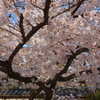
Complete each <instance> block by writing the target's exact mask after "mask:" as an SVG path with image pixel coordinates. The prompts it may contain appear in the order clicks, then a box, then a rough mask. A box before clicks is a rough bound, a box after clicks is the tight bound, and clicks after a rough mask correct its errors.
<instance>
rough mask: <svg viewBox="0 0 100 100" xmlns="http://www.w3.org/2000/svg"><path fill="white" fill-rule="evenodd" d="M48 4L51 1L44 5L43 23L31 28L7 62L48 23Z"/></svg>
mask: <svg viewBox="0 0 100 100" xmlns="http://www.w3.org/2000/svg"><path fill="white" fill-rule="evenodd" d="M50 3H51V0H46V3H45V8H44V21H43V22H42V23H40V24H38V25H36V26H35V27H33V28H32V30H31V31H30V32H29V33H28V35H27V36H26V37H25V40H24V42H23V43H20V44H18V45H17V46H16V48H15V49H14V51H13V52H12V54H11V55H10V57H9V62H12V60H13V58H14V57H15V56H16V54H17V53H18V52H19V50H20V49H21V48H22V47H23V45H24V44H25V43H26V42H27V41H29V39H30V38H31V37H32V36H33V35H34V34H35V33H36V32H37V31H38V30H39V29H40V28H42V27H43V26H45V25H46V24H47V23H48V18H49V8H50Z"/></svg>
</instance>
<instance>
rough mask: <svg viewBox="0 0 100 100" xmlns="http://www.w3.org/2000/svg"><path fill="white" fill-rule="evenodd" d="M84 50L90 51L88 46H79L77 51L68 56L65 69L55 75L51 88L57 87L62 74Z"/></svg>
mask: <svg viewBox="0 0 100 100" xmlns="http://www.w3.org/2000/svg"><path fill="white" fill-rule="evenodd" d="M83 52H89V49H88V48H79V49H78V50H77V51H76V52H75V53H73V54H72V55H70V57H69V58H68V61H67V63H66V65H65V66H64V68H63V70H61V71H60V72H59V73H58V74H56V75H55V77H54V78H53V80H52V84H51V87H50V88H55V86H56V83H57V81H58V80H59V79H60V78H61V75H63V74H65V73H66V72H67V70H68V68H69V66H70V65H71V63H72V61H73V60H74V59H75V58H76V57H77V56H78V55H80V54H81V53H83Z"/></svg>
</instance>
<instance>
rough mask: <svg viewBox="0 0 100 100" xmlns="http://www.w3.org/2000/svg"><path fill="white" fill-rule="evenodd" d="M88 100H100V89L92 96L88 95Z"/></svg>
mask: <svg viewBox="0 0 100 100" xmlns="http://www.w3.org/2000/svg"><path fill="white" fill-rule="evenodd" d="M86 100H100V89H97V90H96V91H95V92H94V93H92V94H88V95H87V99H86Z"/></svg>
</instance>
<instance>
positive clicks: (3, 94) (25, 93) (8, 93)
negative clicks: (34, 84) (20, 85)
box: [0, 88, 32, 98]
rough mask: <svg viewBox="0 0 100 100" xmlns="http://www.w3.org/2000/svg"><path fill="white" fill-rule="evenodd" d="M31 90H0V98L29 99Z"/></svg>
mask: <svg viewBox="0 0 100 100" xmlns="http://www.w3.org/2000/svg"><path fill="white" fill-rule="evenodd" d="M31 91H32V89H16V88H14V89H13V88H12V89H0V98H29V96H30V93H31Z"/></svg>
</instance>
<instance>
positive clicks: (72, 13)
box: [71, 0, 85, 16]
mask: <svg viewBox="0 0 100 100" xmlns="http://www.w3.org/2000/svg"><path fill="white" fill-rule="evenodd" d="M84 1H85V0H78V3H77V6H76V8H75V9H74V10H73V11H72V12H71V15H72V16H73V15H74V14H75V13H76V11H77V10H78V8H79V7H80V6H81V5H82V3H83V2H84Z"/></svg>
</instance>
